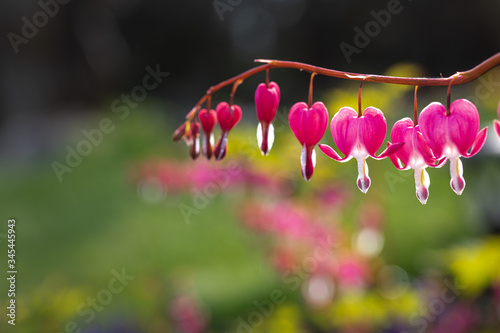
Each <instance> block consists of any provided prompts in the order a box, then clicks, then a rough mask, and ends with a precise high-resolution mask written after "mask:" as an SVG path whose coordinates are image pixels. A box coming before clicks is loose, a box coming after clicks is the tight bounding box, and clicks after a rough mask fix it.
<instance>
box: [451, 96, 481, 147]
mask: <svg viewBox="0 0 500 333" xmlns="http://www.w3.org/2000/svg"><path fill="white" fill-rule="evenodd" d="M478 131H479V113H478V112H477V109H476V107H475V106H474V104H472V103H471V102H469V101H468V100H466V99H459V100H456V101H454V102H453V103H451V107H450V116H448V126H447V132H448V136H449V140H450V141H451V142H453V143H454V144H455V146H456V147H457V148H458V151H459V152H460V155H466V154H467V151H468V150H469V148H470V147H471V146H472V144H473V143H474V140H475V139H476V135H477V132H478Z"/></svg>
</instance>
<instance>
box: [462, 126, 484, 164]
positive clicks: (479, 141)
mask: <svg viewBox="0 0 500 333" xmlns="http://www.w3.org/2000/svg"><path fill="white" fill-rule="evenodd" d="M487 137H488V127H485V128H483V129H482V130H481V131H479V133H477V136H476V139H475V140H474V143H473V144H472V148H471V151H470V153H466V154H464V155H463V156H464V157H472V156H474V155H476V154H477V153H478V152H479V151H480V150H481V148H483V146H484V144H485V142H486V138H487Z"/></svg>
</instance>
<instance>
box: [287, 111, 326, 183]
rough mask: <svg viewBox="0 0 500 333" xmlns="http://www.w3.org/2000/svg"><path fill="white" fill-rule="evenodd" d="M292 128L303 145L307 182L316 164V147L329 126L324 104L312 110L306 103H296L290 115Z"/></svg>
mask: <svg viewBox="0 0 500 333" xmlns="http://www.w3.org/2000/svg"><path fill="white" fill-rule="evenodd" d="M288 122H289V123H290V128H291V129H292V132H293V134H295V137H296V138H297V140H299V142H300V144H301V145H302V147H303V148H302V153H301V155H300V162H301V167H302V175H303V176H304V179H305V180H309V179H311V177H312V175H313V172H314V166H315V164H316V152H315V151H314V146H316V145H317V144H318V143H319V141H320V140H321V138H323V135H324V134H325V131H326V127H327V125H328V110H327V109H326V106H325V104H323V103H322V102H316V103H314V104H313V105H312V106H311V107H310V108H309V106H308V105H307V104H306V103H304V102H299V103H296V104H295V105H293V106H292V108H291V109H290V113H289V114H288Z"/></svg>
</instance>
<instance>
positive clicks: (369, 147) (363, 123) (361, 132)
mask: <svg viewBox="0 0 500 333" xmlns="http://www.w3.org/2000/svg"><path fill="white" fill-rule="evenodd" d="M359 121H360V124H359V129H358V137H359V141H360V142H359V143H360V144H361V145H362V146H364V147H365V149H366V151H367V152H368V154H370V155H375V153H376V152H377V150H378V149H379V148H380V146H382V143H384V139H385V134H386V133H387V122H386V120H385V117H384V114H383V113H382V111H380V110H379V109H377V108H374V107H372V106H370V107H367V108H366V109H365V111H363V116H362V117H361V118H359Z"/></svg>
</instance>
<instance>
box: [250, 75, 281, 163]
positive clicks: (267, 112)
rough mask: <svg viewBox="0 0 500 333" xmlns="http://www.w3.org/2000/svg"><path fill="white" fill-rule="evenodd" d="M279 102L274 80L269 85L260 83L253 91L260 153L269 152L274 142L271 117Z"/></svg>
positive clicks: (274, 113) (278, 92)
mask: <svg viewBox="0 0 500 333" xmlns="http://www.w3.org/2000/svg"><path fill="white" fill-rule="evenodd" d="M279 102H280V88H279V86H278V84H277V83H276V82H270V83H269V85H266V84H265V83H261V84H259V85H258V87H257V90H256V91H255V109H256V111H257V118H258V119H259V125H258V127H257V142H258V144H259V147H260V151H261V152H262V155H267V154H269V151H270V150H271V147H272V146H273V142H274V127H273V124H272V122H273V119H274V116H275V115H276V111H277V110H278V105H279Z"/></svg>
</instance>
